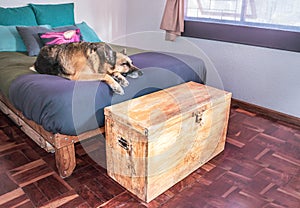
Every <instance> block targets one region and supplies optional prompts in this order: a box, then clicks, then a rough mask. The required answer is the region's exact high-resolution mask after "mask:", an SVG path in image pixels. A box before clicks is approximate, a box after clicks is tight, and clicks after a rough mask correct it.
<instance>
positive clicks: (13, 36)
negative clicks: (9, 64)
mask: <svg viewBox="0 0 300 208" xmlns="http://www.w3.org/2000/svg"><path fill="white" fill-rule="evenodd" d="M0 37H1V41H0V51H20V52H25V51H26V46H25V45H24V43H23V41H22V38H21V36H20V35H19V33H18V31H17V28H16V26H3V25H0Z"/></svg>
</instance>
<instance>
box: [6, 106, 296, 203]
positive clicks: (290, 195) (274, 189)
mask: <svg viewBox="0 0 300 208" xmlns="http://www.w3.org/2000/svg"><path fill="white" fill-rule="evenodd" d="M103 141H104V140H103V138H100V139H99V138H98V139H97V138H96V139H91V140H88V142H87V143H85V144H82V145H77V146H76V154H77V167H76V169H75V172H74V173H73V175H72V176H70V177H69V178H66V179H62V178H60V177H59V176H58V174H57V172H56V168H55V164H54V155H53V154H51V153H46V152H45V151H44V150H42V149H40V148H38V147H37V146H36V145H35V144H34V143H33V142H32V141H31V140H30V139H28V137H27V136H26V135H25V134H24V133H23V132H22V131H20V130H19V128H18V127H17V126H15V125H14V124H13V123H12V122H11V121H10V120H9V119H8V118H7V117H6V116H5V115H3V114H2V113H0V207H71V208H74V207H122V208H123V207H125V208H126V207H130V208H135V207H166V208H169V207H170V208H175V207H179V208H192V207H195V208H198V207H199V208H219V207H220V208H300V129H297V127H293V126H289V125H285V124H283V123H280V122H277V121H271V120H268V119H266V118H263V117H260V116H258V115H255V114H253V113H249V112H247V111H244V110H241V109H238V108H237V109H235V108H232V109H231V116H230V122H229V129H228V135H227V142H226V147H225V150H224V151H223V152H222V153H221V154H220V155H218V156H217V157H215V158H214V159H213V160H211V161H210V162H209V163H207V164H206V165H204V166H202V167H201V168H199V169H198V170H196V171H195V172H193V173H192V174H191V175H190V176H188V177H187V178H186V179H184V180H183V181H181V182H179V183H178V184H176V185H174V186H173V187H172V188H170V189H169V190H167V191H166V192H165V193H163V194H162V195H160V196H159V197H157V198H156V199H155V200H153V201H151V202H150V203H149V204H146V203H143V202H141V201H139V200H138V199H137V198H135V197H134V196H132V195H131V194H130V193H129V192H127V191H126V190H125V189H124V188H122V187H121V186H120V185H118V184H117V183H116V182H114V181H113V180H112V179H111V178H110V177H109V176H108V175H107V174H106V170H105V168H103V167H102V166H104V167H105V148H104V142H103ZM86 152H88V153H89V154H87V153H86ZM92 158H93V159H92ZM94 160H96V161H97V160H99V161H100V163H101V161H102V163H103V164H101V165H97V163H96V162H94ZM99 161H97V162H99Z"/></svg>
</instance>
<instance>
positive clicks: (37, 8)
mask: <svg viewBox="0 0 300 208" xmlns="http://www.w3.org/2000/svg"><path fill="white" fill-rule="evenodd" d="M29 5H30V6H31V8H32V9H33V11H34V14H35V18H36V21H37V23H38V24H39V25H51V26H52V27H58V26H64V25H74V24H75V21H74V3H67V4H29Z"/></svg>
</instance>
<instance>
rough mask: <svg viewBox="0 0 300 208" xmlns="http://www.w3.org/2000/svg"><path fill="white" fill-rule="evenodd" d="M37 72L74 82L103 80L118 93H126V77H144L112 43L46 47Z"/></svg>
mask: <svg viewBox="0 0 300 208" xmlns="http://www.w3.org/2000/svg"><path fill="white" fill-rule="evenodd" d="M33 70H35V71H37V72H39V73H42V74H51V75H57V76H61V77H64V78H67V79H70V80H99V81H104V82H106V83H107V84H108V85H109V86H110V87H111V88H112V90H113V91H114V92H115V93H118V94H121V95H122V94H124V90H123V88H122V87H126V86H127V85H128V84H129V83H128V81H127V79H126V78H125V76H126V75H127V74H128V75H129V74H131V75H133V76H134V77H137V76H139V75H142V72H141V71H140V70H139V68H137V67H135V66H134V65H133V64H132V61H131V59H130V58H129V57H128V56H126V55H125V54H124V53H120V52H116V51H114V50H113V49H112V48H111V47H110V46H109V45H108V44H106V43H102V42H98V43H90V42H79V43H68V44H60V45H51V46H44V47H43V48H42V49H41V51H40V53H39V55H38V56H37V59H36V61H35V63H34V66H33Z"/></svg>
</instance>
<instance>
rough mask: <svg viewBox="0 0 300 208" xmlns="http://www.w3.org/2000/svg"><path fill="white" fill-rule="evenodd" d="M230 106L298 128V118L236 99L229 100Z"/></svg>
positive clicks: (299, 124)
mask: <svg viewBox="0 0 300 208" xmlns="http://www.w3.org/2000/svg"><path fill="white" fill-rule="evenodd" d="M231 106H232V107H238V108H241V109H244V110H247V111H249V112H252V113H255V114H258V115H262V116H264V117H267V118H269V119H272V120H276V121H279V122H284V123H287V124H291V125H293V126H295V127H298V128H300V118H298V117H295V116H291V115H288V114H284V113H281V112H278V111H274V110H271V109H268V108H264V107H261V106H258V105H255V104H251V103H247V102H244V101H241V100H238V99H234V98H232V100H231Z"/></svg>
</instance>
